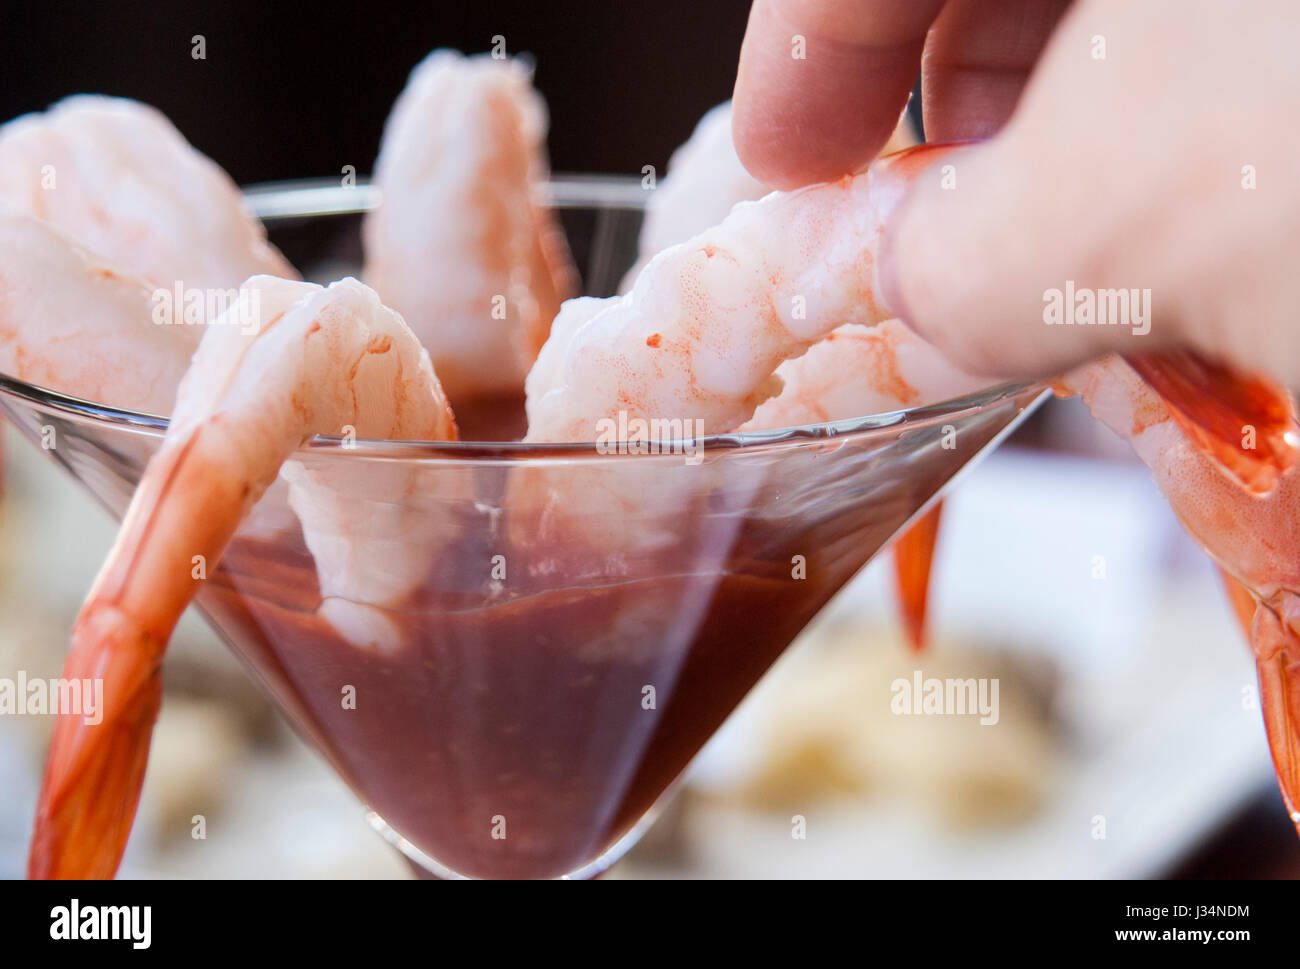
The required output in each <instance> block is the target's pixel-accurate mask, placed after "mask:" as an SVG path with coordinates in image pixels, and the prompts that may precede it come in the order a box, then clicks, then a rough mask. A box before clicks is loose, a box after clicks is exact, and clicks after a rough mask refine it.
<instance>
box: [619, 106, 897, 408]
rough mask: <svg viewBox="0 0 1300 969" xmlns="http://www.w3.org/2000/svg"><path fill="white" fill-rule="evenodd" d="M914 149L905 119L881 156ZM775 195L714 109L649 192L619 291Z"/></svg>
mask: <svg viewBox="0 0 1300 969" xmlns="http://www.w3.org/2000/svg"><path fill="white" fill-rule="evenodd" d="M915 144H916V134H915V132H914V131H913V130H912V123H911V121H909V120H908V118H907V115H906V114H904V115H903V117H902V118H901V119H900V120H899V122H898V127H897V128H895V129H894V133H893V134H892V135H890V137H889V142H888V143H887V144H886V145H885V147H884V148H883V149H882V150H881V154H882V155H888V154H890V153H891V152H895V151H901V150H902V149H904V148H910V147H912V146H913V145H915ZM771 191H772V188H771V186H769V185H764V184H763V183H762V182H760V181H759V180H758V179H756V178H754V176H753V175H751V174H749V172H747V171H746V170H745V166H744V165H742V164H741V163H740V156H739V155H737V154H736V146H735V143H734V142H733V141H732V140H731V102H730V101H724V102H722V104H718V105H714V106H713V107H712V108H710V109H709V110H708V111H706V112H705V113H704V116H703V117H702V118H700V120H699V123H698V124H697V125H696V126H695V130H694V131H693V132H691V136H690V138H688V139H687V140H686V141H685V142H683V143H682V144H681V145H680V146H679V147H678V148H677V150H676V151H674V152H673V154H672V157H670V158H669V159H668V170H667V172H665V174H664V177H663V178H662V179H661V180H660V181H659V182H658V183H657V184H656V186H655V189H654V191H653V192H651V193H650V198H649V201H648V203H647V204H646V210H645V221H644V222H643V223H642V224H641V240H640V244H639V255H638V256H637V261H636V265H634V266H633V267H632V268H631V269H630V270H628V273H627V275H625V276H624V277H623V281H622V283H620V285H619V292H621V293H625V292H627V291H628V290H629V289H631V288H632V284H633V283H635V282H636V277H637V275H638V274H639V273H640V272H641V269H642V268H643V267H644V266H645V264H646V263H648V262H649V261H650V260H651V259H652V258H654V256H655V255H656V254H658V253H660V252H662V251H663V250H664V249H667V248H668V247H669V246H673V245H676V244H677V243H679V242H685V241H686V240H687V239H689V238H691V236H694V235H698V234H699V233H701V232H703V231H704V230H705V229H707V228H709V227H710V226H713V225H717V224H718V223H719V222H721V221H722V220H723V219H725V218H726V217H727V213H729V212H730V211H731V210H732V208H734V207H735V205H736V204H737V203H738V202H751V201H755V200H757V199H761V198H762V197H763V196H764V195H767V194H768V193H769V192H771ZM855 416H856V415H855Z"/></svg>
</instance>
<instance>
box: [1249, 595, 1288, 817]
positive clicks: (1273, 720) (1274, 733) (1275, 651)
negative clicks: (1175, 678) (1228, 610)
mask: <svg viewBox="0 0 1300 969" xmlns="http://www.w3.org/2000/svg"><path fill="white" fill-rule="evenodd" d="M1280 598H1281V600H1282V602H1281V603H1280V607H1281V608H1280V610H1279V608H1278V605H1279V603H1276V602H1261V603H1260V604H1259V608H1258V609H1256V611H1255V621H1254V623H1253V625H1252V629H1251V645H1252V646H1253V647H1254V650H1255V666H1256V669H1257V670H1258V672H1259V695H1260V707H1261V709H1262V711H1263V714H1264V729H1265V731H1266V732H1267V734H1268V746H1269V750H1270V752H1271V753H1272V755H1273V769H1274V770H1275V771H1276V773H1277V782H1278V786H1279V787H1280V788H1281V789H1282V798H1283V800H1285V801H1286V809H1287V813H1288V814H1289V815H1290V816H1291V821H1292V822H1293V823H1294V824H1295V825H1296V828H1297V831H1300V635H1297V625H1298V624H1300V600H1297V599H1296V597H1295V596H1294V595H1293V594H1292V593H1289V592H1283V593H1281V595H1280Z"/></svg>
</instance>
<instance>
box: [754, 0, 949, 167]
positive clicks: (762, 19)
mask: <svg viewBox="0 0 1300 969" xmlns="http://www.w3.org/2000/svg"><path fill="white" fill-rule="evenodd" d="M942 6H943V3H942V0H755V3H754V6H753V9H752V10H751V11H750V17H749V27H748V29H747V30H746V32H745V42H744V45H743V46H742V48H741V53H740V68H739V72H738V73H737V76H736V92H735V99H734V108H733V116H732V117H733V120H732V130H733V137H734V139H735V142H736V150H737V152H738V153H739V155H740V158H741V161H743V162H744V163H745V167H746V168H748V169H749V170H750V172H751V173H752V174H753V175H754V177H756V178H758V179H759V180H760V181H763V182H765V183H767V184H769V185H773V186H776V187H778V188H794V187H797V186H799V185H807V184H809V183H812V182H820V181H827V180H829V179H832V178H838V177H839V176H841V175H844V174H846V173H848V172H853V171H857V170H858V169H860V168H862V167H863V166H864V165H865V164H867V163H868V162H869V161H871V159H872V158H874V157H875V155H876V153H877V152H878V151H879V150H880V149H881V147H882V146H883V145H884V144H885V142H886V141H887V140H888V138H889V135H890V133H891V132H892V131H893V130H894V127H895V125H896V124H897V123H898V117H899V115H900V114H901V113H902V111H903V109H904V108H905V107H906V105H907V97H908V93H909V92H910V91H911V89H912V83H913V81H914V79H915V77H916V71H917V66H918V65H919V63H920V59H921V51H922V48H923V46H924V43H925V35H926V31H927V30H928V29H929V27H930V23H931V21H932V20H933V19H934V17H935V16H936V15H937V14H938V12H939V10H940V8H941V7H942Z"/></svg>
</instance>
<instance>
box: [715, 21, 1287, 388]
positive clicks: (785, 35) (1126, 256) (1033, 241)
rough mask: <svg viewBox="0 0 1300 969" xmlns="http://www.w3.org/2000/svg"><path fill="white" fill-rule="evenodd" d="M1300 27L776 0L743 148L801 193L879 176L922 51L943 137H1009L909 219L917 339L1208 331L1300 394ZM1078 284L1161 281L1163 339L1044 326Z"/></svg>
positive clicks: (910, 211) (1151, 301)
mask: <svg viewBox="0 0 1300 969" xmlns="http://www.w3.org/2000/svg"><path fill="white" fill-rule="evenodd" d="M1067 8H1068V9H1067ZM1058 21H1059V22H1058ZM796 35H798V36H800V37H802V38H803V39H804V40H803V44H804V53H805V57H804V58H803V59H797V58H796V57H794V56H792V53H793V50H794V43H795V41H794V38H795V36H796ZM1297 39H1300V8H1296V7H1295V6H1294V5H1292V4H1289V3H1286V2H1282V0H1254V2H1249V3H1243V4H1235V5H1231V6H1228V5H1225V4H1223V3H1221V2H1215V0H1144V2H1142V3H1132V2H1126V0H1079V2H1076V3H1074V4H1073V5H1069V4H1065V3H1062V2H1058V0H949V2H947V3H943V2H942V0H757V2H756V3H755V4H754V8H753V11H752V13H751V16H750V24H749V30H748V32H747V34H746V38H745V44H744V49H743V51H742V55H741V63H740V70H739V75H738V79H737V84H736V96H735V115H734V132H735V140H736V146H737V150H738V151H739V153H740V156H741V158H742V160H743V161H744V162H745V164H746V165H747V166H748V167H749V168H750V170H751V171H752V172H753V173H754V174H755V176H757V177H758V178H760V179H762V180H764V181H766V182H768V183H769V184H774V185H778V186H782V187H793V186H795V185H799V184H806V183H808V182H812V181H820V180H825V179H828V178H833V177H836V176H838V175H841V174H844V173H846V172H849V171H854V170H856V169H859V168H861V167H862V166H863V165H864V164H866V163H867V162H868V161H869V160H870V159H871V157H872V156H873V155H874V154H875V152H876V151H878V150H879V148H880V146H881V145H883V144H884V142H885V139H886V138H887V137H888V134H889V132H890V130H891V129H892V128H893V126H894V124H895V122H896V120H897V118H898V115H899V112H900V111H901V110H902V109H903V107H904V105H905V104H906V100H907V95H908V91H909V90H910V88H911V84H912V80H913V78H914V77H915V74H916V71H917V68H918V65H919V66H920V68H921V71H922V83H923V89H924V92H923V93H924V99H923V101H924V103H923V109H924V114H925V125H926V134H927V137H928V138H929V140H931V141H947V140H954V139H965V138H982V137H990V136H991V140H989V141H988V142H987V143H985V144H981V145H979V146H975V147H972V148H970V149H967V150H965V151H964V152H962V153H961V154H959V155H957V156H953V157H950V158H947V159H945V160H944V161H943V163H942V164H948V165H952V166H953V168H952V170H951V171H950V172H948V173H947V175H948V178H947V179H946V180H945V179H943V178H942V176H941V171H940V170H932V171H929V172H924V173H922V174H921V175H920V176H919V177H918V180H917V184H916V187H915V188H914V189H913V191H912V192H911V193H910V194H909V197H908V198H907V199H906V200H905V202H904V203H903V204H902V206H901V207H900V209H899V210H898V212H897V214H896V216H895V218H894V219H893V221H892V222H891V225H890V226H889V227H888V230H889V231H888V237H887V239H886V245H885V247H884V251H883V252H882V254H881V259H880V262H879V264H878V266H877V276H878V279H879V282H880V284H881V286H882V287H883V289H884V292H885V295H886V298H887V300H888V302H889V303H890V305H891V306H893V308H894V309H895V310H896V311H897V312H899V313H900V315H902V316H903V317H904V319H905V320H907V322H909V323H910V324H911V325H912V326H913V327H915V328H916V329H917V330H918V332H920V333H921V334H922V335H924V336H926V337H927V338H928V339H930V340H932V341H933V342H934V343H936V344H937V345H938V346H939V347H940V348H941V349H943V350H944V351H945V352H946V353H947V354H948V355H949V356H951V357H952V358H953V360H954V362H956V363H958V364H959V365H961V366H963V367H966V368H968V369H971V370H975V371H980V372H985V373H990V374H998V375H1002V376H1012V375H1047V374H1054V373H1058V372H1060V371H1062V370H1064V369H1066V368H1067V367H1069V366H1070V365H1072V364H1074V363H1077V362H1079V361H1081V360H1084V359H1087V358H1089V357H1093V356H1096V355H1097V354H1100V353H1102V352H1105V351H1108V350H1118V351H1122V352H1126V353H1135V352H1142V351H1147V350H1154V349H1157V348H1160V347H1165V346H1170V345H1190V346H1193V347H1196V348H1198V349H1200V350H1201V351H1203V352H1206V353H1209V354H1211V355H1216V356H1220V357H1223V358H1225V359H1227V360H1229V361H1231V362H1234V363H1236V364H1237V365H1239V366H1243V367H1247V368H1250V369H1255V370H1262V371H1265V372H1269V373H1272V374H1273V375H1275V376H1277V377H1279V378H1280V379H1282V380H1284V381H1287V382H1289V383H1290V384H1291V385H1292V386H1297V385H1300V326H1297V325H1296V323H1295V319H1294V315H1295V310H1294V309H1293V300H1292V299H1291V295H1292V294H1291V292H1290V289H1291V281H1292V279H1293V277H1294V276H1295V273H1294V270H1293V267H1294V266H1295V265H1296V263H1297V261H1298V260H1300V128H1298V127H1297V125H1296V123H1295V120H1294V119H1295V118H1296V117H1300V66H1297V63H1296V60H1295V53H1294V50H1295V46H1296V41H1297ZM945 184H947V185H948V187H945ZM1067 281H1072V283H1073V287H1072V288H1073V289H1074V290H1075V292H1079V293H1081V292H1083V291H1084V290H1091V291H1092V292H1093V293H1096V292H1098V291H1101V290H1109V289H1117V288H1123V289H1128V290H1138V291H1139V293H1142V292H1143V291H1147V290H1149V291H1150V295H1149V298H1148V299H1147V301H1146V310H1147V311H1148V313H1149V316H1148V322H1149V323H1150V326H1149V327H1147V328H1145V329H1146V330H1147V332H1143V330H1144V327H1142V326H1138V325H1108V326H1102V325H1094V326H1086V325H1075V326H1046V325H1044V318H1045V307H1046V306H1047V303H1048V294H1049V293H1053V292H1056V293H1059V292H1061V291H1063V290H1065V288H1066V286H1067ZM1121 322H1123V321H1121Z"/></svg>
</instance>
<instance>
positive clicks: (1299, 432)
mask: <svg viewBox="0 0 1300 969" xmlns="http://www.w3.org/2000/svg"><path fill="white" fill-rule="evenodd" d="M1142 366H1143V364H1142V363H1139V365H1138V368H1140V367H1142ZM1138 368H1135V367H1134V366H1133V365H1132V363H1131V362H1126V361H1125V360H1123V359H1121V358H1119V357H1115V356H1111V357H1107V358H1105V359H1103V360H1101V361H1098V362H1096V363H1093V364H1089V365H1086V366H1084V367H1081V368H1079V369H1077V370H1075V371H1074V372H1072V373H1070V374H1068V375H1067V376H1066V377H1065V378H1063V380H1062V381H1061V383H1062V387H1063V389H1064V390H1065V391H1066V392H1072V393H1077V394H1079V396H1080V397H1081V398H1082V399H1083V401H1084V403H1085V404H1087V406H1088V408H1089V410H1090V411H1091V412H1092V414H1093V416H1094V417H1096V418H1097V419H1098V420H1100V421H1102V422H1103V423H1104V424H1106V425H1107V426H1108V427H1110V428H1111V430H1113V431H1115V433H1117V434H1118V435H1119V436H1120V437H1122V438H1125V439H1127V440H1128V442H1129V443H1130V445H1132V447H1133V450H1134V452H1135V453H1136V454H1137V456H1138V457H1139V458H1141V459H1142V461H1143V462H1144V463H1145V464H1146V465H1147V466H1148V467H1149V468H1150V469H1151V471H1152V474H1153V475H1154V477H1155V480H1156V483H1157V484H1158V485H1159V487H1160V490H1161V492H1162V493H1163V494H1164V496H1165V498H1166V499H1167V500H1168V501H1169V503H1170V505H1171V506H1172V507H1173V509H1174V512H1175V514H1177V516H1178V518H1179V520H1180V521H1181V522H1182V525H1183V527H1184V528H1185V529H1186V530H1187V532H1188V533H1189V534H1190V535H1191V536H1192V537H1193V538H1194V539H1195V540H1196V541H1197V542H1198V543H1199V544H1200V546H1201V547H1202V548H1203V549H1204V550H1205V551H1206V552H1207V553H1208V554H1209V555H1210V557H1211V558H1213V559H1214V560H1215V562H1217V563H1218V565H1219V567H1220V568H1221V569H1222V570H1223V572H1224V573H1225V575H1226V577H1227V578H1228V590H1229V594H1230V597H1231V600H1232V603H1233V608H1234V611H1235V612H1236V614H1237V615H1238V617H1239V618H1241V619H1242V621H1243V625H1245V626H1246V627H1247V632H1248V635H1249V638H1250V641H1251V646H1252V647H1253V650H1254V653H1255V663H1256V669H1257V672H1258V675H1259V689H1260V700H1261V704H1260V705H1261V707H1262V710H1263V715H1264V726H1265V730H1266V732H1267V734H1268V740H1269V747H1270V750H1271V753H1272V757H1273V766H1274V768H1275V770H1276V772H1277V777H1278V783H1279V786H1280V787H1281V789H1282V795H1283V798H1284V799H1285V801H1286V806H1287V811H1288V812H1289V813H1290V815H1291V820H1292V821H1293V822H1295V824H1296V825H1297V829H1298V830H1300V527H1298V526H1297V517H1296V516H1297V509H1300V468H1297V467H1296V466H1295V465H1294V463H1293V464H1291V465H1290V466H1289V467H1286V468H1281V469H1279V465H1278V461H1277V460H1276V457H1275V456H1273V455H1270V454H1268V453H1266V452H1261V451H1260V450H1259V449H1253V450H1252V449H1251V448H1248V447H1247V448H1243V447H1242V440H1243V433H1245V434H1246V435H1247V440H1249V437H1248V436H1249V433H1250V430H1249V429H1246V428H1243V424H1244V423H1245V422H1242V423H1239V424H1238V425H1237V426H1236V427H1234V428H1231V429H1230V430H1229V431H1228V435H1230V437H1231V440H1228V439H1227V435H1220V436H1219V442H1220V443H1221V444H1222V445H1223V449H1220V448H1215V447H1208V446H1207V445H1206V442H1205V440H1204V436H1205V434H1204V432H1205V426H1204V425H1202V426H1201V428H1200V432H1198V431H1197V430H1195V429H1193V426H1192V425H1190V424H1189V421H1188V420H1187V417H1186V415H1184V414H1179V413H1178V412H1177V410H1176V409H1175V407H1174V406H1173V405H1171V404H1170V402H1169V401H1168V400H1167V399H1166V398H1165V397H1163V396H1162V395H1161V394H1160V393H1157V392H1156V390H1155V389H1154V388H1153V387H1152V385H1151V383H1150V382H1149V381H1148V380H1146V379H1144V375H1143V374H1142V373H1141V372H1140V370H1139V369H1138ZM1286 422H1287V423H1289V425H1290V426H1289V429H1288V433H1289V435H1290V436H1291V438H1292V439H1293V440H1295V439H1297V437H1300V428H1298V427H1297V425H1296V423H1295V419H1294V414H1293V413H1292V414H1291V415H1289V417H1288V418H1286ZM1256 430H1258V428H1256ZM1232 446H1235V447H1236V452H1237V453H1236V454H1235V455H1234V456H1233V459H1232V463H1233V465H1234V470H1233V471H1232V472H1231V473H1229V472H1226V471H1225V465H1224V461H1223V459H1222V455H1223V453H1224V450H1225V449H1226V448H1229V447H1232ZM1244 465H1257V466H1258V467H1259V468H1260V469H1264V470H1263V473H1262V474H1261V475H1252V474H1250V473H1247V472H1246V470H1245V468H1244V467H1243V466H1244ZM1261 482H1263V484H1264V485H1267V490H1263V486H1262V485H1261ZM1243 589H1244V590H1246V592H1247V593H1248V596H1249V599H1250V600H1251V601H1250V602H1249V603H1247V601H1246V597H1245V596H1243V595H1242V590H1243ZM1249 612H1253V614H1254V615H1253V621H1251V622H1249V623H1247V622H1246V619H1247V615H1248V613H1249Z"/></svg>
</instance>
